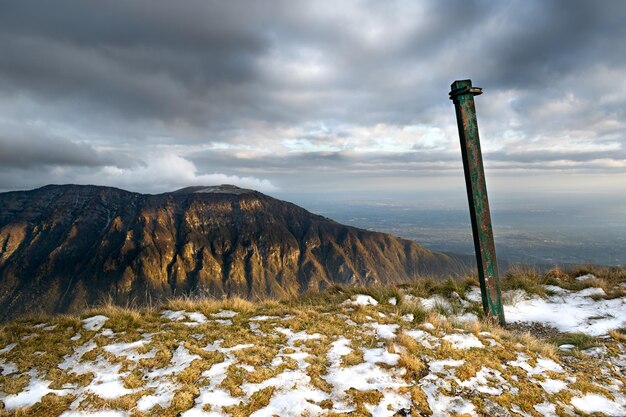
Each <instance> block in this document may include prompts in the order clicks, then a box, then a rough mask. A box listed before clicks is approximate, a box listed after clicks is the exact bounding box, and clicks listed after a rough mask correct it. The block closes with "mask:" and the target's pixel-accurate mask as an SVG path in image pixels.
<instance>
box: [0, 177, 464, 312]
mask: <svg viewBox="0 0 626 417" xmlns="http://www.w3.org/2000/svg"><path fill="white" fill-rule="evenodd" d="M464 270H465V267H464V265H463V264H462V263H460V262H459V261H458V260H456V259H453V258H451V257H450V256H447V255H445V254H440V253H433V252H430V251H428V250H426V249H424V248H423V247H421V246H420V245H418V244H417V243H415V242H412V241H409V240H405V239H400V238H397V237H393V236H390V235H388V234H384V233H377V232H372V231H367V230H362V229H358V228H354V227H349V226H345V225H342V224H339V223H336V222H334V221H332V220H330V219H328V218H325V217H322V216H319V215H315V214H313V213H310V212H308V211H306V210H305V209H303V208H301V207H298V206H296V205H294V204H291V203H288V202H285V201H281V200H277V199H274V198H272V197H269V196H267V195H264V194H262V193H259V192H257V191H253V190H246V189H241V188H237V187H235V186H229V185H222V186H212V187H188V188H184V189H182V190H178V191H175V192H171V193H165V194H158V195H148V194H139V193H133V192H128V191H124V190H120V189H116V188H110V187H100V186H81V185H49V186H45V187H42V188H39V189H35V190H31V191H15V192H7V193H0V312H1V313H0V318H2V319H7V318H12V317H16V316H20V315H23V314H26V313H35V312H45V313H56V312H70V311H78V310H80V309H83V308H84V307H87V306H91V305H94V304H97V303H99V302H102V301H112V302H113V303H115V304H122V305H128V304H133V305H146V304H151V303H157V302H159V301H161V300H165V299H168V298H172V297H176V296H183V295H189V296H207V297H215V298H223V297H228V296H240V297H244V298H247V299H262V298H266V297H271V298H285V297H295V296H297V295H298V294H300V293H302V292H304V291H307V290H313V291H315V290H321V289H324V288H326V287H329V286H332V285H333V284H335V283H339V284H353V285H376V284H388V283H402V282H408V281H411V280H414V279H416V278H418V277H420V276H424V275H447V274H457V273H460V272H462V271H464Z"/></svg>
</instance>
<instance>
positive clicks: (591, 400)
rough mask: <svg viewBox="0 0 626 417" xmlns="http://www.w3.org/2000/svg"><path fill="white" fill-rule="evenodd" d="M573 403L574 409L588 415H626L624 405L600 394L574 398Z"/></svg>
mask: <svg viewBox="0 0 626 417" xmlns="http://www.w3.org/2000/svg"><path fill="white" fill-rule="evenodd" d="M571 403H572V405H573V406H574V407H576V408H577V409H579V410H580V411H582V412H584V413H587V414H593V413H604V414H606V415H607V416H625V415H626V407H625V406H624V404H619V403H617V402H615V401H611V400H609V399H608V398H606V397H605V396H603V395H599V394H587V395H585V396H582V397H574V398H572V400H571Z"/></svg>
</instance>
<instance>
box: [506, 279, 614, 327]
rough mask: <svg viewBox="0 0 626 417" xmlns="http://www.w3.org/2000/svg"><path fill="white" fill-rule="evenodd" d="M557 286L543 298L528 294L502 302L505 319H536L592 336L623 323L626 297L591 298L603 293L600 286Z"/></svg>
mask: <svg viewBox="0 0 626 417" xmlns="http://www.w3.org/2000/svg"><path fill="white" fill-rule="evenodd" d="M556 288H558V292H557V293H556V294H554V295H549V296H547V297H546V298H541V297H539V296H537V295H534V296H527V297H526V298H525V299H523V300H520V301H518V302H516V303H515V304H514V305H505V306H504V315H505V317H506V319H507V321H509V322H518V323H532V322H538V323H543V324H546V325H549V326H552V327H555V328H557V329H559V330H560V331H562V332H571V333H574V332H581V333H587V334H589V335H592V336H601V335H605V334H607V333H608V332H609V331H610V330H612V329H618V328H620V327H624V326H626V298H622V297H620V298H614V299H609V300H607V299H602V298H600V299H597V300H596V299H594V298H593V297H594V296H603V295H605V293H604V290H602V289H601V288H587V289H584V290H582V291H568V290H564V289H562V288H560V287H556ZM550 289H552V290H553V291H554V289H553V288H550Z"/></svg>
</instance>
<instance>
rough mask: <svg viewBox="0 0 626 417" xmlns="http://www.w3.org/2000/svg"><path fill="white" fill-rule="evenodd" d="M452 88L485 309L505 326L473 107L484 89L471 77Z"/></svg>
mask: <svg viewBox="0 0 626 417" xmlns="http://www.w3.org/2000/svg"><path fill="white" fill-rule="evenodd" d="M450 87H451V88H450V99H451V100H452V101H453V102H454V107H455V108H456V121H457V125H458V127H459V138H460V139H461V153H462V155H463V167H464V169H465V186H466V188H467V199H468V201H469V208H470V217H471V219H472V232H473V234H474V250H475V251H476V263H477V266H478V278H479V280H480V291H481V294H482V299H483V310H485V314H486V315H487V316H491V317H493V318H496V319H497V320H498V322H499V323H500V324H501V325H504V324H505V321H504V310H503V309H502V297H501V295H500V283H499V280H498V263H497V261H496V246H495V244H494V241H493V230H492V228H491V215H490V214H489V200H488V199H487V184H486V182H485V172H484V169H483V157H482V154H481V152H480V138H479V137H478V122H477V121H476V107H475V106H474V96H477V95H479V94H482V89H481V88H478V87H472V81H471V80H461V81H458V80H457V81H455V82H453V83H452V85H451V86H450Z"/></svg>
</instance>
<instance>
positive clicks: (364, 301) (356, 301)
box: [344, 294, 378, 306]
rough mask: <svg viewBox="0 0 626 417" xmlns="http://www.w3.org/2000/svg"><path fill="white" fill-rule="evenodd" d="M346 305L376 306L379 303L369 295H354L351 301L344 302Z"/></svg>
mask: <svg viewBox="0 0 626 417" xmlns="http://www.w3.org/2000/svg"><path fill="white" fill-rule="evenodd" d="M344 305H357V306H376V305H378V301H376V300H375V299H374V298H372V297H371V296H369V295H365V294H357V295H353V296H352V297H351V298H350V299H349V300H346V301H344Z"/></svg>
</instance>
